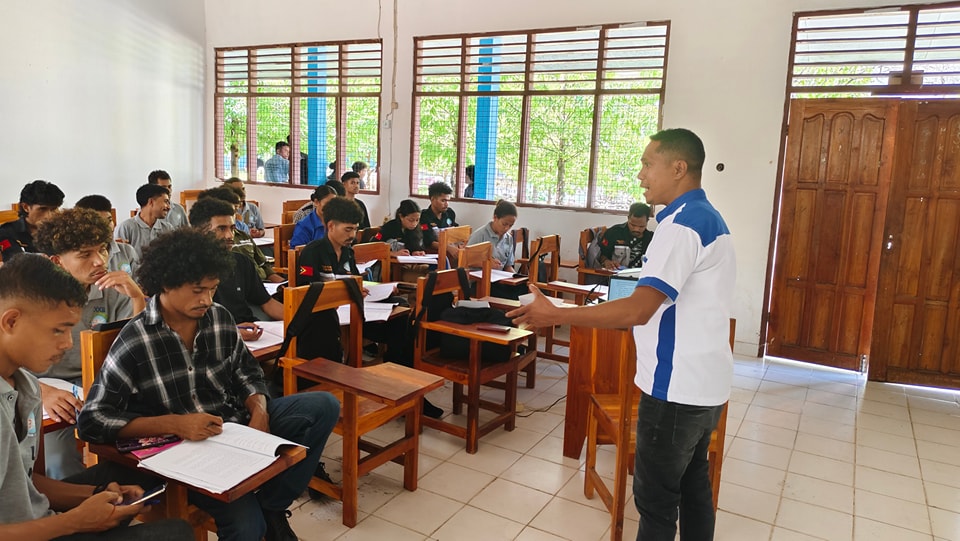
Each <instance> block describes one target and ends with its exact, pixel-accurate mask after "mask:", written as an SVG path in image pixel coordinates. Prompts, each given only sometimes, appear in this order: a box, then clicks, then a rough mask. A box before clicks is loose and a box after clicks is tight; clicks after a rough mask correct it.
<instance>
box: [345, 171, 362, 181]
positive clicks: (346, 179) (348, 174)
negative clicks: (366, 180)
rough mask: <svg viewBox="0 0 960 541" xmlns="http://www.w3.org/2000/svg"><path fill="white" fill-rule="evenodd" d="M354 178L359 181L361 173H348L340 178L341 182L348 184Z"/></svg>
mask: <svg viewBox="0 0 960 541" xmlns="http://www.w3.org/2000/svg"><path fill="white" fill-rule="evenodd" d="M352 178H356V179H359V178H360V173H357V172H356V171H347V172H346V173H344V174H343V176H341V177H340V182H346V181H348V180H350V179H352Z"/></svg>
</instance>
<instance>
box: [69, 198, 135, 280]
mask: <svg viewBox="0 0 960 541" xmlns="http://www.w3.org/2000/svg"><path fill="white" fill-rule="evenodd" d="M74 207H76V208H81V209H90V210H93V211H96V213H97V214H99V215H100V216H103V219H104V220H106V221H107V223H109V224H110V233H111V235H110V236H111V237H113V230H114V228H116V227H117V224H115V223H113V215H112V214H111V213H110V211H111V210H112V209H113V205H112V204H111V203H110V200H109V199H107V198H106V197H104V196H102V195H87V196H84V197H81V198H80V200H79V201H77V204H76V205H74ZM139 266H140V256H138V255H137V251H136V250H134V249H133V247H132V246H130V245H129V244H127V243H125V242H117V241H116V240H115V239H113V238H111V239H110V256H109V258H108V259H107V270H109V271H111V272H113V271H118V270H122V271H123V272H125V273H127V274H129V275H130V276H133V273H134V272H136V271H137V267H139Z"/></svg>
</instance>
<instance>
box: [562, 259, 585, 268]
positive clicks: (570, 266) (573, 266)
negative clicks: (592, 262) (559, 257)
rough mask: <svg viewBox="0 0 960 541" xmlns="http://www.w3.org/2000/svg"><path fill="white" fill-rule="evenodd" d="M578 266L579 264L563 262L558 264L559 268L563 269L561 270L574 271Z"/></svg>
mask: <svg viewBox="0 0 960 541" xmlns="http://www.w3.org/2000/svg"><path fill="white" fill-rule="evenodd" d="M579 266H580V263H579V262H577V263H564V262H563V261H561V262H560V268H563V269H575V268H577V267H579Z"/></svg>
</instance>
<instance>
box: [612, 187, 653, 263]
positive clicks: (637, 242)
mask: <svg viewBox="0 0 960 541" xmlns="http://www.w3.org/2000/svg"><path fill="white" fill-rule="evenodd" d="M649 219H650V206H649V205H644V204H643V203H634V204H632V205H630V211H629V212H628V213H627V221H626V223H622V224H617V225H614V226H612V227H609V228H607V230H606V232H604V234H603V239H602V240H601V241H600V257H599V260H598V262H599V263H600V265H602V266H603V268H605V269H607V270H617V268H618V267H630V268H638V267H642V266H643V255H644V254H646V253H647V247H648V246H650V241H652V240H653V231H650V230H649V229H647V220H649Z"/></svg>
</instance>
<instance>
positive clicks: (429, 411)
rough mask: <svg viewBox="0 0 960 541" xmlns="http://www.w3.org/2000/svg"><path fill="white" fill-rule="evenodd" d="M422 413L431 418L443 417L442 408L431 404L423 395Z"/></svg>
mask: <svg viewBox="0 0 960 541" xmlns="http://www.w3.org/2000/svg"><path fill="white" fill-rule="evenodd" d="M423 414H424V415H426V416H427V417H429V418H431V419H439V418H441V417H443V410H442V409H440V408H438V407H436V406H434V405H433V404H431V403H430V401H429V400H427V397H423Z"/></svg>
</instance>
